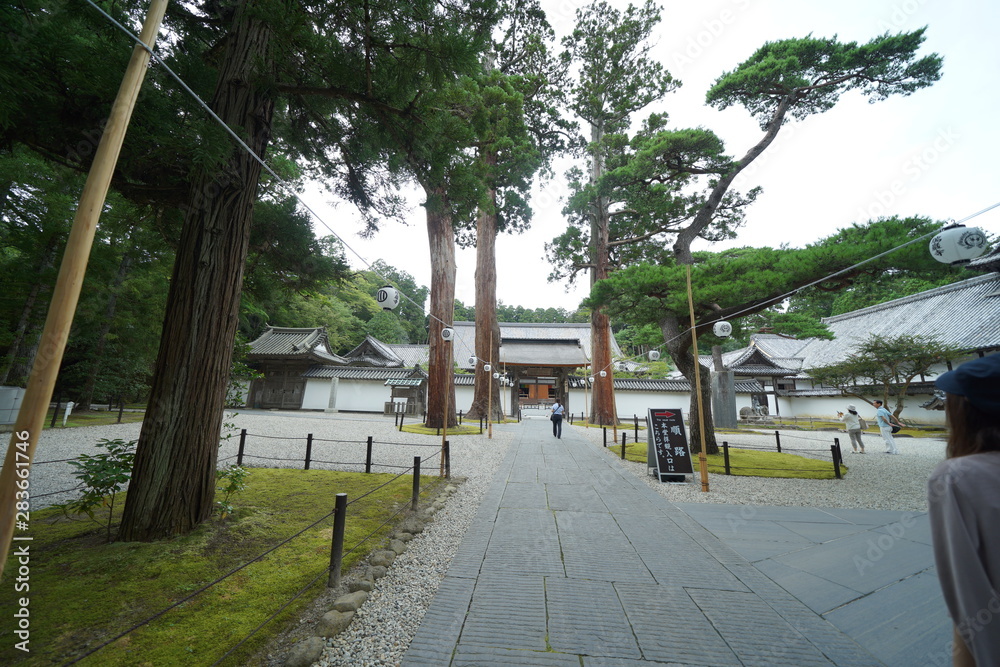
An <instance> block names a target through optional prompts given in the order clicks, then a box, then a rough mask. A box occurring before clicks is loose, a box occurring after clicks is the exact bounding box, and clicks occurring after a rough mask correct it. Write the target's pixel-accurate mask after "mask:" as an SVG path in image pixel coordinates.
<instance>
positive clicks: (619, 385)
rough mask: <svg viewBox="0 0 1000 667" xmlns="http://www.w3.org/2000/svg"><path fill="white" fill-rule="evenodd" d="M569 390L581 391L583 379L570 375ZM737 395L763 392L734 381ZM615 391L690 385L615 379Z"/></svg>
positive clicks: (683, 389)
mask: <svg viewBox="0 0 1000 667" xmlns="http://www.w3.org/2000/svg"><path fill="white" fill-rule="evenodd" d="M568 380H569V386H570V388H571V389H583V378H580V377H576V376H573V375H571V376H570V377H569V378H568ZM734 386H735V388H736V392H737V393H741V394H756V393H760V392H763V391H764V388H763V387H762V386H760V383H759V382H757V381H756V380H736V382H734ZM615 391H654V392H656V391H663V392H682V393H683V392H687V391H691V383H690V382H688V381H687V380H686V379H684V378H680V379H671V380H650V379H641V378H615Z"/></svg>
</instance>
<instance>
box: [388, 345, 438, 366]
mask: <svg viewBox="0 0 1000 667" xmlns="http://www.w3.org/2000/svg"><path fill="white" fill-rule="evenodd" d="M384 345H385V346H386V347H387V348H389V349H390V350H392V352H393V354H395V355H396V356H397V357H399V358H400V359H402V360H403V365H404V366H416V365H418V364H419V365H421V366H424V367H426V366H427V364H428V363H429V362H430V358H431V348H430V346H429V345H414V344H396V343H385V344H384Z"/></svg>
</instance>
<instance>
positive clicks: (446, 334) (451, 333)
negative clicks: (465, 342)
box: [441, 327, 455, 341]
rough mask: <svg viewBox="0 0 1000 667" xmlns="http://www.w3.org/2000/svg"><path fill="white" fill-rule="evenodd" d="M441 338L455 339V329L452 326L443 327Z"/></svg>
mask: <svg viewBox="0 0 1000 667" xmlns="http://www.w3.org/2000/svg"><path fill="white" fill-rule="evenodd" d="M441 340H449V341H450V340H455V330H454V329H452V328H450V327H445V328H444V329H441Z"/></svg>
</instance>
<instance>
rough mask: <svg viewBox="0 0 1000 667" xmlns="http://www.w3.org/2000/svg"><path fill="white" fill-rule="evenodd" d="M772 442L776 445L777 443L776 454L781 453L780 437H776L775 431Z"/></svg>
mask: <svg viewBox="0 0 1000 667" xmlns="http://www.w3.org/2000/svg"><path fill="white" fill-rule="evenodd" d="M774 441H775V442H776V443H778V453H779V454H780V453H781V436H780V435H778V432H777V431H775V432H774Z"/></svg>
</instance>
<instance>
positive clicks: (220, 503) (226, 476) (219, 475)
mask: <svg viewBox="0 0 1000 667" xmlns="http://www.w3.org/2000/svg"><path fill="white" fill-rule="evenodd" d="M249 476H250V471H249V470H248V469H247V468H243V467H241V466H238V465H236V464H233V465H231V466H229V467H228V468H223V469H222V470H216V471H215V478H216V479H217V480H218V481H220V482H221V483H222V486H221V487H219V488H217V489H216V493H222V498H220V499H219V500H216V501H215V508H216V509H217V510H218V511H219V518H220V519H225V518H226V517H227V516H229V515H230V514H232V513H233V509H234V508H233V505H232V502H231V500H232V497H233V496H234V495H236V494H237V493H243V492H244V491H246V489H247V481H246V480H247V477H249Z"/></svg>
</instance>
